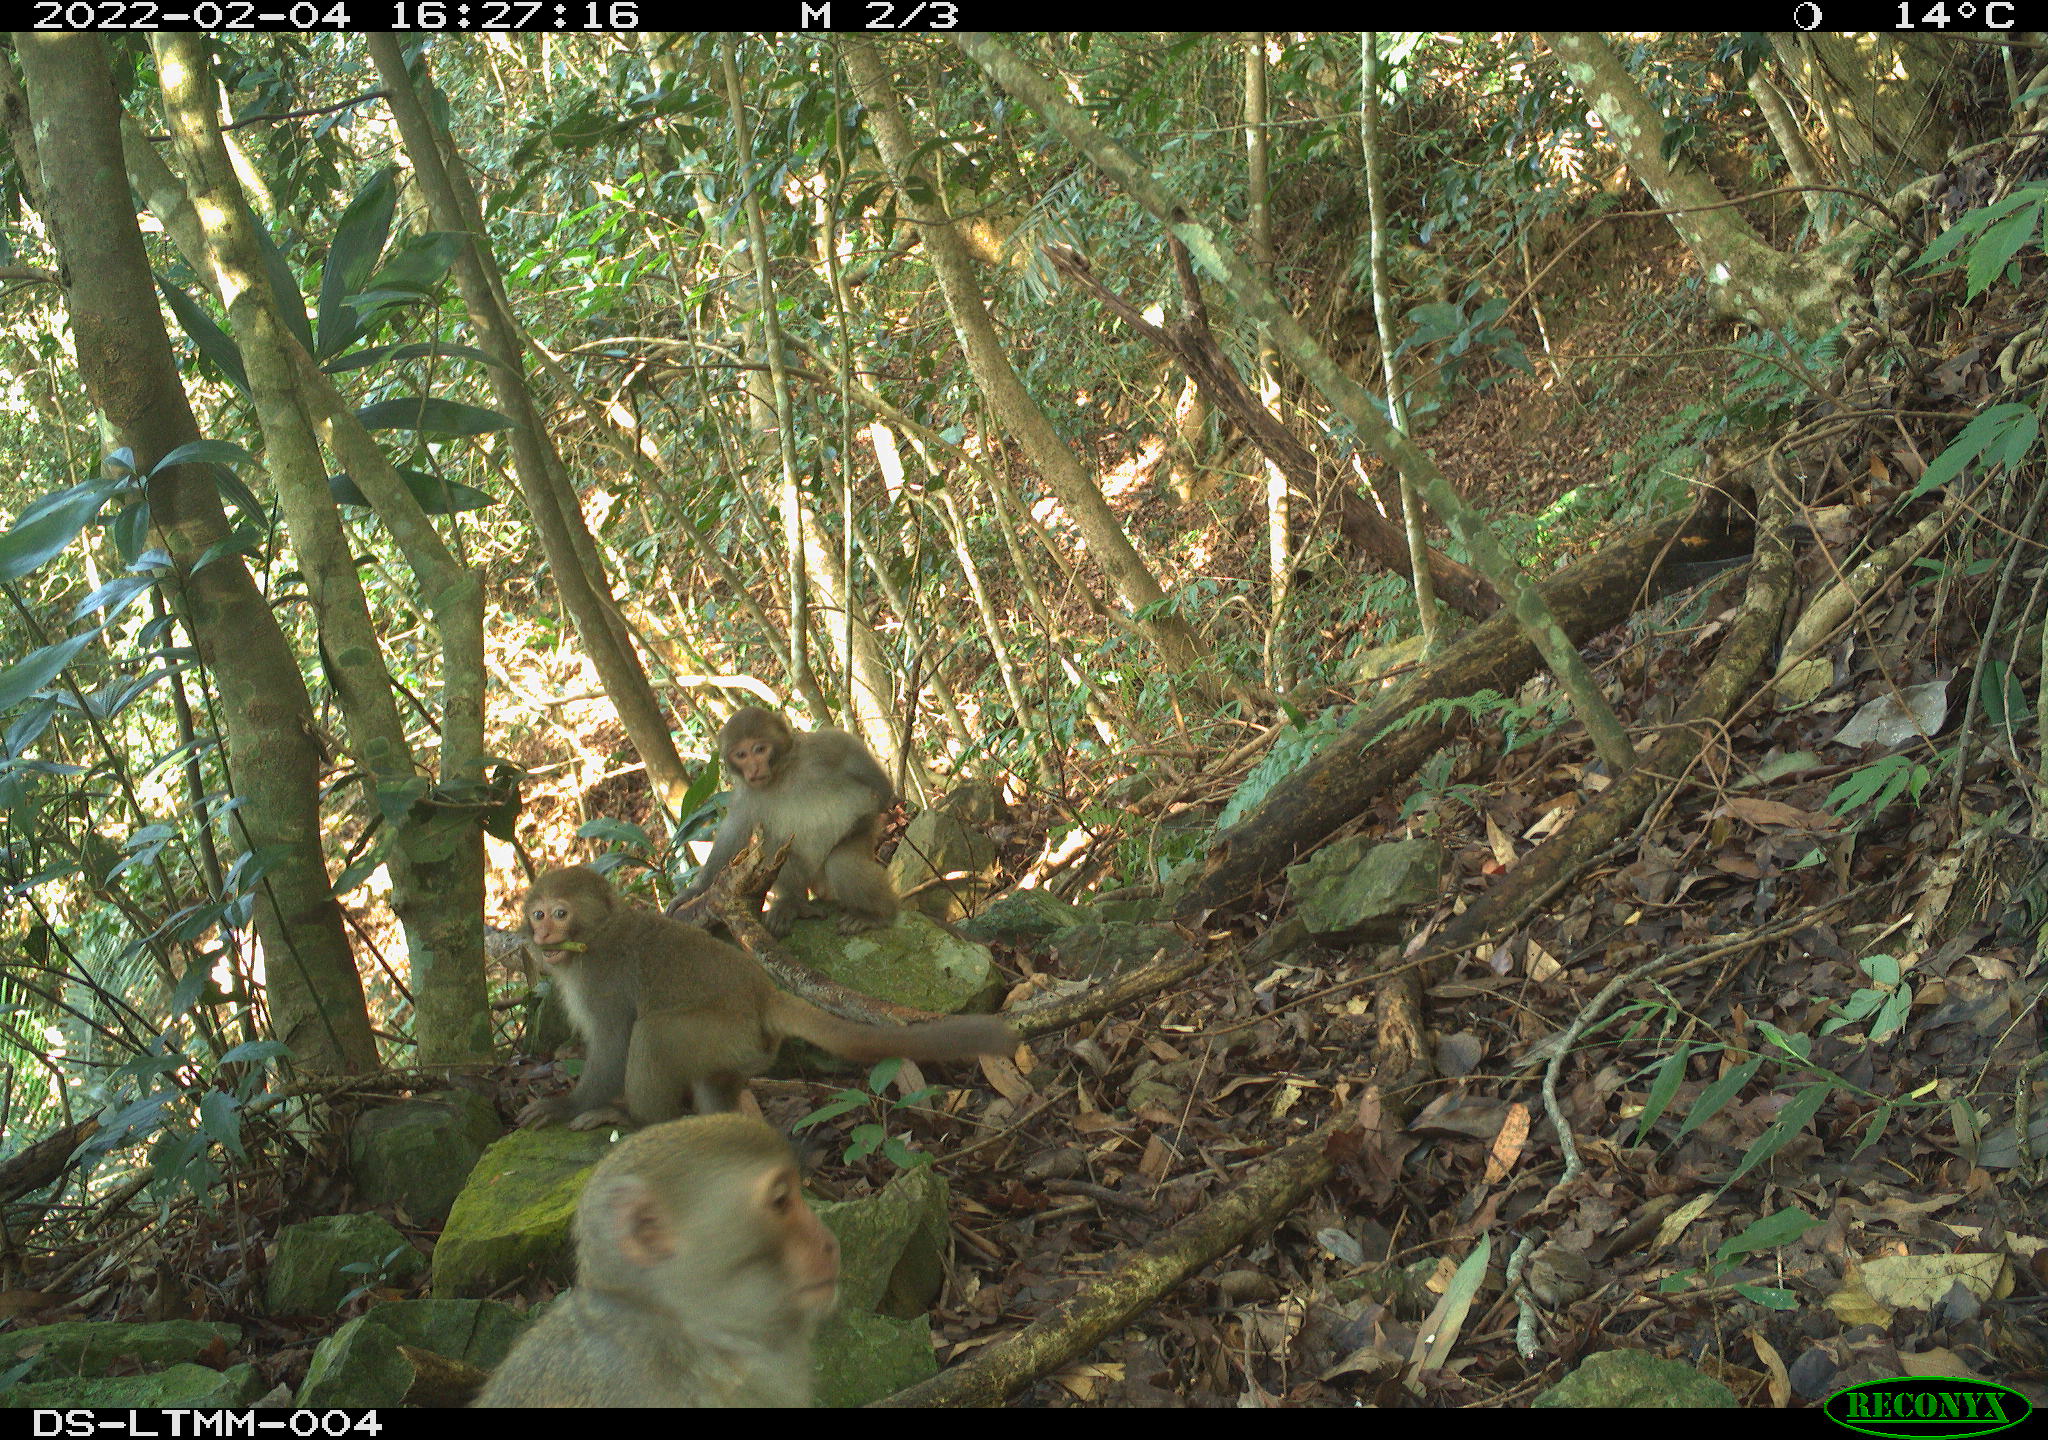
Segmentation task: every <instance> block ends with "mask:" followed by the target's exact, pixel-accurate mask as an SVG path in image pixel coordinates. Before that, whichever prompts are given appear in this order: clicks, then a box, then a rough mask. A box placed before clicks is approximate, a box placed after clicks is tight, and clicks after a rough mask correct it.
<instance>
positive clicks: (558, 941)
mask: <svg viewBox="0 0 2048 1440" xmlns="http://www.w3.org/2000/svg"><path fill="white" fill-rule="evenodd" d="M525 915H526V928H527V931H528V933H529V934H531V935H532V936H533V940H534V944H536V945H538V946H539V947H540V952H541V956H540V958H541V959H542V960H543V961H544V962H545V963H547V964H549V965H560V964H561V963H562V962H563V961H564V960H567V959H568V958H569V952H568V949H567V948H566V947H567V945H568V944H569V943H570V942H573V941H576V940H577V939H578V938H579V935H578V932H579V931H580V930H581V929H582V928H583V927H582V925H581V923H580V917H579V915H578V914H577V907H576V904H575V902H574V901H572V900H570V899H569V898H568V897H567V896H564V895H550V894H548V893H547V892H546V891H544V890H535V891H533V892H531V893H530V894H528V895H527V897H526V905H525Z"/></svg>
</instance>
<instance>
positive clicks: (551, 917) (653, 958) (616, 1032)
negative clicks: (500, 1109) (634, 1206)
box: [519, 862, 1017, 1130]
mask: <svg viewBox="0 0 2048 1440" xmlns="http://www.w3.org/2000/svg"><path fill="white" fill-rule="evenodd" d="M870 863H872V862H870ZM524 919H525V922H526V926H527V931H528V933H529V934H531V935H532V936H533V940H534V945H535V948H537V949H538V950H539V951H540V958H541V962H542V963H543V964H544V965H545V966H546V967H547V970H548V973H549V974H550V975H552V976H553V977H554V979H555V983H556V984H557V985H559V986H560V987H561V992H562V998H563V1001H564V1003H565V1004H566V1006H567V1009H568V1011H569V1018H570V1019H571V1020H572V1021H573V1022H574V1023H575V1026H576V1029H577V1032H578V1033H579V1034H581V1035H582V1036H583V1038H584V1041H585V1042H586V1043H587V1044H588V1046H589V1053H588V1055H587V1057H586V1059H585V1060H584V1062H583V1075H582V1078H581V1079H579V1080H578V1081H577V1082H576V1088H575V1089H574V1090H572V1091H571V1092H570V1093H569V1094H567V1095H560V1096H556V1097H554V1098H552V1099H547V1100H536V1101H534V1102H533V1103H532V1104H530V1105H528V1106H527V1107H526V1108H525V1109H524V1110H522V1111H521V1112H520V1114H519V1123H520V1124H521V1125H525V1126H539V1125H549V1124H553V1123H555V1122H557V1121H563V1120H566V1121H568V1123H569V1125H570V1127H571V1128H572V1129H577V1130H589V1129H594V1128H595V1127H597V1126H599V1125H608V1124H616V1123H618V1122H619V1120H620V1119H622V1118H630V1120H631V1121H632V1122H633V1123H634V1124H636V1125H649V1124H653V1123H655V1122H657V1121H661V1120H673V1119H674V1118H675V1117H676V1116H678V1115H680V1114H682V1113H684V1111H685V1109H686V1108H688V1107H689V1106H691V1105H694V1106H695V1107H696V1109H697V1110H698V1111H699V1112H700V1113H701V1112H710V1111H714V1110H732V1109H736V1108H738V1106H739V1102H740V1088H741V1086H743V1085H744V1084H745V1083H746V1081H747V1078H748V1077H749V1076H752V1075H757V1074H759V1073H760V1072H761V1071H763V1070H765V1069H767V1068H768V1065H769V1063H770V1062H771V1061H772V1060H773V1059H774V1058H775V1049H776V1047H777V1046H778V1045H780V1044H781V1043H782V1041H783V1040H784V1039H786V1038H787V1037H789V1036H792V1035H793V1036H796V1037H798V1038H799V1039H803V1040H808V1041H810V1042H811V1043H812V1044H813V1045H817V1046H820V1047H822V1048H824V1049H826V1050H830V1051H831V1052H832V1053H833V1054H834V1055H839V1056H843V1057H845V1058H846V1059H848V1060H858V1061H861V1062H862V1063H864V1064H872V1063H873V1062H874V1061H877V1060H883V1059H887V1058H888V1057H889V1056H892V1055H900V1056H902V1057H903V1058H905V1059H907V1060H963V1059H965V1058H967V1057H968V1056H970V1055H1000V1054H1006V1053H1008V1052H1009V1051H1011V1050H1014V1049H1015V1048H1016V1046H1017V1037H1016V1035H1015V1034H1014V1033H1012V1031H1011V1030H1010V1027H1009V1026H1007V1025H1005V1024H1003V1022H1002V1021H1000V1020H997V1019H995V1018H993V1017H991V1016H987V1015H956V1016H953V1017H951V1018H950V1019H945V1020H932V1021H928V1022H926V1023H924V1024H921V1025H861V1024H857V1023H855V1022H854V1021H851V1020H842V1019H840V1018H839V1017H838V1016H836V1015H828V1014H826V1013H825V1012H824V1011H823V1010H820V1009H819V1008H818V1007H817V1006H815V1005H813V1004H811V1003H810V1002H809V1001H807V1000H799V999H798V998H797V997H796V996H794V995H787V994H784V993H783V992H782V991H780V990H778V989H776V988H775V984H774V982H773V981H771V980H770V979H769V978H768V975H767V972H765V971H764V970H762V969H761V967H760V966H759V965H758V964H756V963H755V962H754V959H753V957H752V956H750V955H748V954H747V953H746V952H745V951H743V950H740V949H737V948H735V947H734V946H731V945H727V944H726V943H725V942H723V941H721V940H715V939H713V938H712V937H711V936H710V935H708V934H706V933H705V932H704V931H703V930H700V929H699V928H697V927H696V926H695V925H686V924H684V923H683V922H682V921H680V920H671V919H668V918H667V917H665V916H661V915H657V914H655V913H654V912H653V911H651V910H640V909H636V908H634V907H632V906H628V905H623V904H621V903H620V902H619V899H618V897H617V896H616V895H614V894H613V893H612V887H611V885H610V884H609V883H607V882H606V880H605V878H604V877H603V876H602V875H599V874H598V873H597V872H596V871H595V870H592V869H590V868H589V867H587V866H583V865H575V866H571V867H569V868H567V869H563V870H550V871H548V872H547V873H546V874H544V875H542V876H541V877H540V878H539V879H537V880H535V881H534V882H533V888H532V889H531V890H529V891H528V892H527V895H526V901H525V906H524ZM621 1094H623V1095H624V1097H625V1111H624V1115H623V1116H622V1115H621V1112H620V1110H619V1108H618V1107H617V1105H616V1104H615V1103H614V1102H615V1101H617V1100H618V1099H619V1097H620V1096H621Z"/></svg>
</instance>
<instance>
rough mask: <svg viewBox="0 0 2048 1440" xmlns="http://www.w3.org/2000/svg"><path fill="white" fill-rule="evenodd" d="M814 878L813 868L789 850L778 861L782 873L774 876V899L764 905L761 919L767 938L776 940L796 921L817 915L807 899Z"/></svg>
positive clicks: (816, 870)
mask: <svg viewBox="0 0 2048 1440" xmlns="http://www.w3.org/2000/svg"><path fill="white" fill-rule="evenodd" d="M817 878H818V869H817V867H816V866H814V865H809V864H806V863H805V862H804V860H803V858H802V857H801V856H799V855H798V854H797V853H796V851H795V849H794V848H792V849H791V850H790V853H789V857H788V858H787V859H785V860H784V861H783V862H782V873H781V874H780V875H778V876H776V877H775V896H774V898H773V899H772V900H770V901H769V902H768V913H767V914H766V915H765V916H763V917H762V920H761V924H762V927H763V928H764V929H766V930H767V931H768V933H769V934H770V935H773V936H774V937H775V938H776V939H778V940H780V939H781V938H782V937H783V936H785V935H787V934H788V933H789V932H790V928H791V927H792V926H794V925H795V924H796V922H797V921H799V920H803V919H806V918H808V917H810V916H812V915H816V914H817V913H818V907H817V906H815V905H813V904H811V902H810V898H809V897H810V892H811V884H812V882H813V881H814V880H816V879H817Z"/></svg>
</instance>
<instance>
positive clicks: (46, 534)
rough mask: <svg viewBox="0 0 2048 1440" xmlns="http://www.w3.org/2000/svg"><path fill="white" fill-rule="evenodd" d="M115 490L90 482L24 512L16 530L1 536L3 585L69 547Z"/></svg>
mask: <svg viewBox="0 0 2048 1440" xmlns="http://www.w3.org/2000/svg"><path fill="white" fill-rule="evenodd" d="M113 488H114V487H113V486H112V485H111V484H110V483H109V482H107V481H105V480H88V481H87V482H86V483H85V484H83V485H73V486H71V487H70V488H69V489H67V490H59V491H58V492H57V493H56V494H54V495H46V496H44V497H43V498H42V499H41V500H38V501H36V503H35V504H33V505H31V506H29V507H28V508H27V509H26V510H24V511H22V512H21V518H20V519H19V520H16V521H15V522H14V526H13V528H12V529H10V530H9V531H8V532H7V533H6V534H5V535H0V583H5V582H8V581H13V580H19V579H20V578H21V577H22V576H24V575H26V574H28V573H29V572H30V571H32V570H35V569H37V568H38V567H40V566H41V565H42V564H43V563H44V562H45V561H47V560H49V559H50V558H51V557H53V556H55V555H56V554H57V552H58V551H60V550H62V549H63V548H64V547H65V546H67V545H69V544H70V543H71V542H72V541H73V540H74V539H76V538H77V537H78V532H79V531H81V530H83V529H84V528H85V527H86V526H88V525H90V524H91V523H92V521H93V517H94V516H96V515H98V514H99V513H100V506H102V505H104V504H106V503H107V496H108V495H110V494H112V493H113Z"/></svg>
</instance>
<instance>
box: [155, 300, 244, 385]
mask: <svg viewBox="0 0 2048 1440" xmlns="http://www.w3.org/2000/svg"><path fill="white" fill-rule="evenodd" d="M156 288H157V289H158V290H159V291H160V292H161V293H162V294H163V297H164V304H166V305H168V306H170V309H171V314H172V315H173V316H175V317H176V318H177V321H178V328H179V329H181V330H183V331H184V332H185V335H186V337H187V338H188V339H190V340H191V342H192V343H193V344H194V345H196V346H198V347H199V353H200V355H201V356H202V357H204V358H205V359H206V360H208V361H209V362H211V363H212V365H213V368H214V369H215V370H216V371H217V372H218V373H219V374H220V377H221V378H222V379H223V380H226V381H227V382H228V384H230V385H232V386H234V387H235V389H236V390H238V391H240V392H241V394H242V398H243V399H245V400H246V399H248V398H249V372H248V370H247V369H245V368H244V367H243V365H242V352H241V350H240V349H238V348H237V347H236V345H235V342H234V341H233V340H230V339H229V338H228V332H227V331H225V330H223V329H221V328H220V326H218V325H216V324H214V323H213V317H212V316H211V315H209V314H207V313H206V311H205V310H203V309H202V308H200V305H199V302H198V301H196V300H194V299H193V298H192V297H191V296H190V295H187V294H186V293H185V292H184V291H183V290H180V289H179V288H178V287H177V286H175V285H166V284H165V283H164V282H163V281H161V280H159V281H157V282H156Z"/></svg>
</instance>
